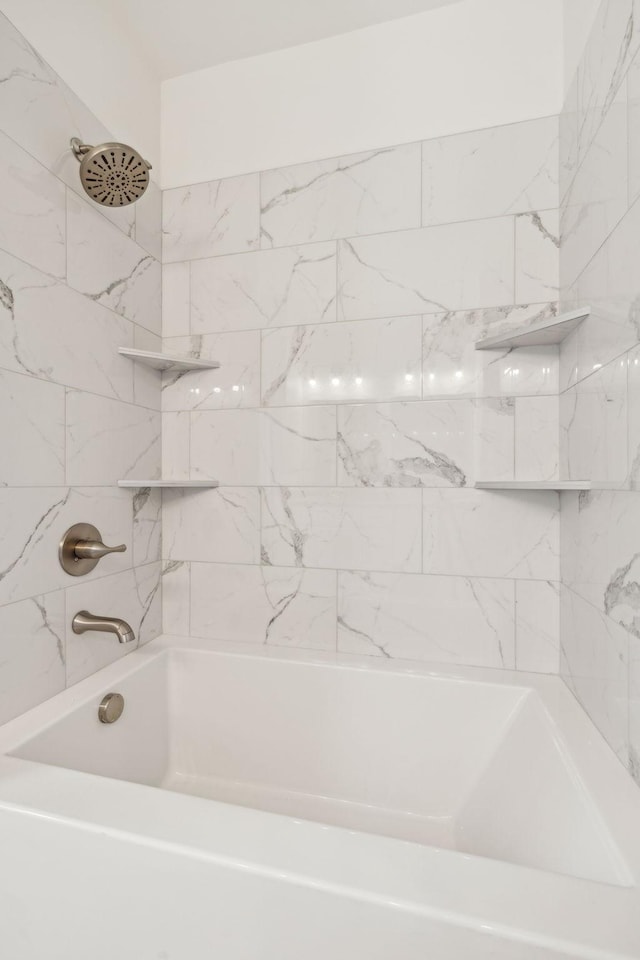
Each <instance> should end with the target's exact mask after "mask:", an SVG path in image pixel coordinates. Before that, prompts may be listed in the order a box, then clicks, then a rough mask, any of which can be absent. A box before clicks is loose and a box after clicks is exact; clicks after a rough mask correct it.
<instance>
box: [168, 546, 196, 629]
mask: <svg viewBox="0 0 640 960" xmlns="http://www.w3.org/2000/svg"><path fill="white" fill-rule="evenodd" d="M190 593H191V564H190V563H185V562H184V561H183V560H167V561H165V562H164V563H163V566H162V631H163V633H172V634H176V635H177V636H183V637H188V636H190V619H189V596H190Z"/></svg>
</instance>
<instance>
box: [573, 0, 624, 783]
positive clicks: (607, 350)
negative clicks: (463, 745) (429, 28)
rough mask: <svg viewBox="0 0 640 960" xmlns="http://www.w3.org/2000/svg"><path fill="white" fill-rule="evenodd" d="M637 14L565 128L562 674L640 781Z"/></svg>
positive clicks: (605, 54)
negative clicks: (572, 324) (567, 486)
mask: <svg viewBox="0 0 640 960" xmlns="http://www.w3.org/2000/svg"><path fill="white" fill-rule="evenodd" d="M639 16H640V8H639V7H638V3H637V0H603V2H602V4H601V6H600V9H599V13H598V16H597V18H596V21H595V24H594V27H593V31H592V33H591V36H590V38H589V41H588V43H587V46H586V49H585V51H584V55H583V58H582V60H581V62H580V64H579V66H578V70H577V73H576V76H575V78H574V80H573V84H572V86H571V89H570V91H569V95H568V98H567V102H566V104H565V107H564V111H563V114H562V116H561V118H560V130H561V136H560V154H561V168H560V170H561V176H560V182H561V208H560V224H561V228H560V237H561V244H560V278H561V303H562V305H563V306H564V307H566V308H571V307H573V306H575V305H585V306H587V305H589V306H590V307H591V315H590V316H589V318H588V319H587V320H585V321H583V323H582V325H581V326H580V327H579V328H578V330H577V331H576V332H575V333H574V334H572V336H571V337H570V338H569V339H568V340H566V341H565V342H564V344H563V345H562V350H561V357H560V386H561V397H560V431H561V438H562V442H561V456H562V461H563V463H562V469H563V471H565V473H566V475H567V476H569V477H572V478H576V479H577V478H580V479H590V480H592V481H593V489H592V490H590V491H585V492H582V493H579V494H578V493H563V494H562V499H561V508H560V538H561V576H562V586H561V602H560V606H561V632H560V637H561V674H562V676H563V677H564V679H565V681H566V682H567V684H568V685H569V687H570V688H571V689H572V690H573V691H574V693H575V694H576V696H577V698H578V699H579V701H580V702H581V703H582V705H583V706H584V708H585V709H586V710H587V712H588V713H589V715H590V716H591V718H592V719H593V721H594V722H595V724H596V725H597V727H598V728H599V729H600V731H601V732H602V734H603V735H604V736H605V738H606V739H607V741H608V742H609V744H610V745H611V747H612V748H613V749H614V750H615V751H616V753H617V754H618V756H619V757H620V759H621V760H622V762H623V763H625V764H626V765H627V766H628V767H629V769H630V771H631V772H632V774H633V775H634V776H635V777H636V779H638V780H639V782H640V708H639V703H640V670H639V669H638V664H639V663H640V657H639V651H640V647H639V642H640V641H639V638H640V615H639V614H640V599H639V598H640V569H639V568H638V556H639V555H640V554H639V547H638V544H639V543H640V539H639V538H640V487H639V485H638V481H639V480H640V393H639V379H640V326H639V325H638V303H639V302H640V275H639V274H638V269H637V256H638V255H637V251H638V244H639V242H640V205H639V203H638V188H639V186H640V181H639V180H638V160H639V159H640V158H639V157H638V150H639V147H640V139H639V137H640V122H639V121H640V19H639Z"/></svg>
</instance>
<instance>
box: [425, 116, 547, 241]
mask: <svg viewBox="0 0 640 960" xmlns="http://www.w3.org/2000/svg"><path fill="white" fill-rule="evenodd" d="M507 158H508V162H505V161H506V159H507ZM558 163H559V158H558V118H557V117H545V118H544V119H542V120H530V121H527V122H523V123H511V124H507V125H505V126H500V127H490V128H488V129H485V130H474V131H472V132H471V133H459V134H455V135H454V136H450V137H438V138H437V139H434V140H426V141H425V142H424V143H423V144H422V177H423V188H422V223H423V225H424V226H427V225H434V224H439V223H453V222H455V221H459V220H482V219H483V218H486V217H500V216H504V215H506V214H510V213H523V212H525V211H527V210H546V209H551V208H552V207H557V205H558Z"/></svg>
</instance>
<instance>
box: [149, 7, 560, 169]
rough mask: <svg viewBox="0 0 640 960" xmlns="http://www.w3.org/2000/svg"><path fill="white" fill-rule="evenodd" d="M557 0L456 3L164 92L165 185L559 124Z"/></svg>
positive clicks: (233, 66)
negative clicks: (534, 123) (543, 120)
mask: <svg viewBox="0 0 640 960" xmlns="http://www.w3.org/2000/svg"><path fill="white" fill-rule="evenodd" d="M562 14H563V8H562V2H561V0H517V2H514V0H463V2H460V3H456V4H452V5H451V6H447V7H442V8H440V9H436V10H432V11H427V12H426V13H423V14H418V15H416V16H413V17H407V18H404V19H402V20H396V21H392V22H390V23H385V24H381V25H377V26H373V27H367V28H365V29H363V30H357V31H354V32H352V33H349V34H343V35H342V36H338V37H332V38H329V39H326V40H320V41H317V42H315V43H309V44H305V45H303V46H298V47H293V48H290V49H287V50H281V51H277V52H275V53H270V54H265V55H263V56H258V57H252V58H250V59H245V60H240V61H235V62H232V63H226V64H221V65H220V66H218V67H212V68H210V69H207V70H201V71H198V72H196V73H192V74H188V75H185V76H182V77H177V78H174V79H172V80H167V81H165V82H164V83H163V87H162V166H163V185H164V186H165V187H175V186H180V185H184V184H188V183H196V182H199V181H205V180H211V179H215V178H218V177H228V176H230V175H233V174H238V173H243V172H249V171H252V170H260V169H266V168H269V167H275V166H281V165H285V164H290V163H296V162H300V161H306V160H316V159H318V158H319V157H328V156H336V155H339V154H344V153H349V152H354V151H358V150H366V149H372V148H375V147H381V146H387V145H389V144H397V143H403V142H410V141H414V140H421V139H425V138H430V137H437V136H443V135H446V134H449V133H457V132H460V131H463V130H470V129H477V128H480V127H488V126H492V125H495V124H502V123H509V122H512V121H517V120H523V119H531V118H535V117H541V116H546V115H550V114H554V113H559V112H560V109H561V107H562V94H563V69H562Z"/></svg>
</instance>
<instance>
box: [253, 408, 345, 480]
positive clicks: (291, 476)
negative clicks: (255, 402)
mask: <svg viewBox="0 0 640 960" xmlns="http://www.w3.org/2000/svg"><path fill="white" fill-rule="evenodd" d="M336 432H337V428H336V408H335V407H287V408H283V409H280V410H278V409H273V410H261V411H260V471H259V477H260V483H261V484H263V485H265V486H267V485H272V484H284V485H285V486H289V485H294V484H300V485H301V486H316V487H321V486H332V485H334V484H335V482H336Z"/></svg>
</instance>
